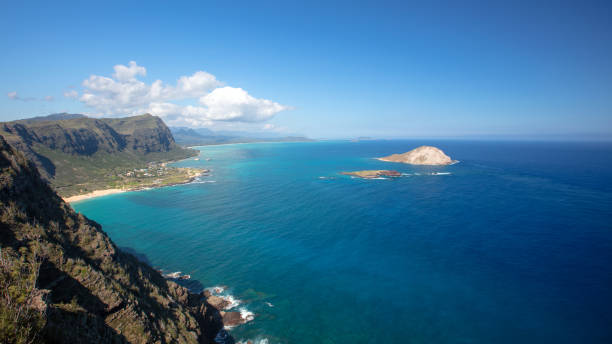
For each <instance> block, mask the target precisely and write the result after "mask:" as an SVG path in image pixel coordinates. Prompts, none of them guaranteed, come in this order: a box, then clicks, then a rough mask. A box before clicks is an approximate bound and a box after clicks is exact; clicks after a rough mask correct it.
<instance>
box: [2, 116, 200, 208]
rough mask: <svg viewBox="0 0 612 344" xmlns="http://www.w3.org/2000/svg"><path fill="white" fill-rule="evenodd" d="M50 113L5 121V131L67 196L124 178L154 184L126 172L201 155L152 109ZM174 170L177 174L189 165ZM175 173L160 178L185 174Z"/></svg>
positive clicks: (53, 184) (42, 172)
mask: <svg viewBox="0 0 612 344" xmlns="http://www.w3.org/2000/svg"><path fill="white" fill-rule="evenodd" d="M75 117H76V118H75ZM50 118H52V119H46V118H45V117H42V118H36V119H29V120H27V119H26V120H20V121H14V122H7V123H3V124H2V126H0V135H3V136H4V137H5V138H6V140H7V141H8V142H9V143H10V144H11V145H12V146H14V147H15V148H17V149H18V150H20V151H21V152H22V153H24V154H25V155H26V157H27V158H29V159H30V160H32V161H33V162H34V163H35V164H36V166H37V168H38V169H39V171H40V173H41V175H42V176H43V177H44V178H45V179H47V180H49V181H50V183H51V185H52V186H53V187H54V188H55V189H56V190H57V192H58V193H59V194H60V195H62V196H64V197H66V196H73V195H76V194H81V193H88V192H91V191H93V190H99V189H107V188H112V187H116V186H117V185H118V184H122V183H125V184H128V185H137V186H143V185H146V186H151V185H153V184H154V183H152V182H153V180H150V181H145V182H144V184H143V185H139V183H140V182H139V181H136V180H131V181H126V180H124V179H125V178H122V177H121V176H122V175H123V176H125V173H127V172H128V171H130V170H132V171H133V170H134V169H147V168H149V167H150V163H152V162H167V161H173V160H180V159H184V158H187V157H191V156H194V155H197V151H194V150H191V149H185V148H182V147H180V146H179V145H177V144H176V143H175V142H174V138H173V137H172V134H171V133H170V130H169V129H168V127H166V125H165V124H164V123H163V122H162V121H161V119H159V118H157V117H154V116H151V115H142V116H134V117H127V118H116V119H109V118H103V119H93V118H87V117H78V116H75V115H66V114H64V115H62V116H58V115H53V116H52V117H50ZM56 118H68V119H56ZM170 174H173V175H174V177H176V176H178V175H181V174H185V171H179V170H177V171H174V172H173V173H168V175H170ZM174 177H172V178H170V179H172V180H173V181H172V182H170V181H167V180H166V179H167V178H166V177H162V178H161V179H162V181H161V182H159V183H158V184H161V185H165V184H168V183H175V182H177V181H176V180H177V179H180V178H174ZM158 179H160V178H158ZM183 181H185V179H183Z"/></svg>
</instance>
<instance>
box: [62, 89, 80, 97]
mask: <svg viewBox="0 0 612 344" xmlns="http://www.w3.org/2000/svg"><path fill="white" fill-rule="evenodd" d="M64 97H66V98H68V99H77V98H78V97H79V92H77V91H75V90H70V91H66V92H64Z"/></svg>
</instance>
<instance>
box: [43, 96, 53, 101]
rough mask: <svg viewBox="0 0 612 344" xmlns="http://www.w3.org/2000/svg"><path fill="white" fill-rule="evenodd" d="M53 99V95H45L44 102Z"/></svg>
mask: <svg viewBox="0 0 612 344" xmlns="http://www.w3.org/2000/svg"><path fill="white" fill-rule="evenodd" d="M54 100H55V98H54V97H53V96H46V97H45V101H46V102H52V101H54Z"/></svg>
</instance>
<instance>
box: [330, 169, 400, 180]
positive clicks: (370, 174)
mask: <svg viewBox="0 0 612 344" xmlns="http://www.w3.org/2000/svg"><path fill="white" fill-rule="evenodd" d="M341 174H344V175H347V176H354V177H359V178H364V179H374V178H383V177H400V176H401V175H402V174H401V173H399V172H397V171H393V170H364V171H354V172H342V173H341Z"/></svg>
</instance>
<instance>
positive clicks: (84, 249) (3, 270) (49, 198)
mask: <svg viewBox="0 0 612 344" xmlns="http://www.w3.org/2000/svg"><path fill="white" fill-rule="evenodd" d="M0 297H1V298H2V299H1V300H0V342H1V343H6V344H12V343H34V342H35V343H126V342H130V343H143V344H144V343H194V344H195V343H212V339H213V338H214V336H215V335H216V333H217V332H218V331H219V329H221V328H222V327H223V324H222V319H221V316H220V314H219V312H218V311H217V310H216V309H215V308H214V307H212V306H210V305H209V304H208V303H206V302H205V301H202V296H201V295H193V294H190V293H189V292H188V291H187V290H186V289H185V288H183V287H181V286H179V285H177V284H176V283H174V282H171V281H168V280H166V279H164V278H163V277H162V276H161V275H160V274H159V273H158V272H157V271H155V270H153V269H152V268H151V267H149V266H147V265H145V264H143V263H141V262H139V261H138V260H136V258H135V257H133V256H132V255H129V254H127V253H124V252H122V251H120V250H119V249H118V248H117V247H116V246H115V244H114V243H113V242H112V241H111V240H110V238H108V236H107V235H106V234H105V233H104V232H103V231H102V230H101V227H100V225H99V224H97V223H95V222H93V221H91V220H89V219H87V218H86V217H84V216H83V215H81V214H77V213H75V212H74V211H73V210H72V208H71V207H70V206H69V205H67V204H66V203H65V202H63V200H62V199H61V198H60V197H59V196H58V195H57V194H56V193H55V192H54V191H53V190H52V189H51V188H50V187H49V185H48V183H46V182H45V181H44V180H42V179H41V178H40V175H39V172H38V170H37V168H36V167H35V166H34V165H33V164H32V163H31V162H29V161H28V160H27V159H26V158H25V157H24V156H23V155H22V154H21V153H19V152H18V151H16V150H15V149H13V148H12V147H10V146H9V145H8V144H7V143H6V141H5V140H4V139H3V138H2V137H1V136H0Z"/></svg>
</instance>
